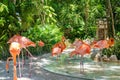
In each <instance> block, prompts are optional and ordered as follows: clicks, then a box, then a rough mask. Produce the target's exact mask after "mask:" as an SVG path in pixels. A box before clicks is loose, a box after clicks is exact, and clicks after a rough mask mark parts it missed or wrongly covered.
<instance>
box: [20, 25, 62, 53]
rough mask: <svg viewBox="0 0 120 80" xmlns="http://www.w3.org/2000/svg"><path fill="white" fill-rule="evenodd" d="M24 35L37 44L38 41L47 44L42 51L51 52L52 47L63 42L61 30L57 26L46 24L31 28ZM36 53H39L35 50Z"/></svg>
mask: <svg viewBox="0 0 120 80" xmlns="http://www.w3.org/2000/svg"><path fill="white" fill-rule="evenodd" d="M22 35H24V36H26V37H28V38H29V39H31V40H32V41H34V42H36V43H37V41H39V40H42V41H43V42H44V43H45V46H44V47H43V48H42V50H44V51H46V52H50V51H51V47H52V45H53V44H55V43H56V42H58V41H60V40H61V37H62V35H63V33H62V32H60V28H58V27H57V26H56V25H53V24H48V25H47V24H46V25H36V26H35V27H34V28H32V27H31V28H30V29H29V30H28V31H26V32H24V33H23V34H22ZM37 47H39V46H37ZM34 53H37V52H36V49H34Z"/></svg>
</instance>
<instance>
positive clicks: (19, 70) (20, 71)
mask: <svg viewBox="0 0 120 80" xmlns="http://www.w3.org/2000/svg"><path fill="white" fill-rule="evenodd" d="M18 64H19V74H20V77H21V66H20V57H19V55H18Z"/></svg>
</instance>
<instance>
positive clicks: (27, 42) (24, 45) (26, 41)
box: [7, 34, 36, 77]
mask: <svg viewBox="0 0 120 80" xmlns="http://www.w3.org/2000/svg"><path fill="white" fill-rule="evenodd" d="M12 42H18V43H19V44H20V45H21V49H22V48H24V49H25V50H26V51H27V52H28V54H29V55H30V57H33V56H32V54H31V53H30V52H29V50H28V49H27V47H29V46H33V47H35V46H36V44H35V43H34V42H32V41H31V40H30V39H28V38H26V37H24V36H20V35H19V34H16V35H14V36H13V37H11V38H10V39H9V41H8V42H7V43H12ZM18 59H19V57H18ZM31 63H32V59H31ZM31 63H30V75H29V76H31ZM22 68H23V65H22ZM19 72H20V77H21V70H20V60H19Z"/></svg>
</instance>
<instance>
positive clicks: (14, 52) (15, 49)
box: [6, 42, 21, 80]
mask: <svg viewBox="0 0 120 80" xmlns="http://www.w3.org/2000/svg"><path fill="white" fill-rule="evenodd" d="M20 50H21V46H20V44H19V43H17V42H12V43H11V44H10V48H9V51H10V54H11V56H12V57H8V59H7V64H6V70H7V71H8V68H9V60H10V59H13V80H17V70H16V57H17V56H19V54H20Z"/></svg>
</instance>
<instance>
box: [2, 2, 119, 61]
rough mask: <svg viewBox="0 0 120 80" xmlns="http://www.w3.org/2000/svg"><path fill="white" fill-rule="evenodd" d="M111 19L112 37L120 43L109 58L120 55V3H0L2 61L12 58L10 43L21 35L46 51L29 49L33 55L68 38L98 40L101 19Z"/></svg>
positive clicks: (110, 31) (109, 25)
mask: <svg viewBox="0 0 120 80" xmlns="http://www.w3.org/2000/svg"><path fill="white" fill-rule="evenodd" d="M103 18H107V21H108V33H109V35H108V36H109V37H114V38H115V40H116V43H115V46H114V48H112V49H110V50H105V52H104V53H105V54H106V53H107V52H110V51H111V52H110V54H117V55H118V56H119V55H120V27H119V26H120V0H0V59H6V58H7V57H8V56H9V51H8V50H9V44H7V41H8V40H9V39H10V38H11V37H12V36H13V35H14V34H20V35H22V36H26V37H27V38H29V39H31V40H32V41H34V42H36V43H37V41H39V40H42V41H43V42H45V46H44V47H43V48H41V47H39V46H37V47H36V48H32V47H29V50H30V52H31V53H33V55H40V54H43V53H46V52H50V51H51V47H52V45H53V44H55V43H56V42H58V41H60V39H61V36H63V35H64V36H65V37H66V38H67V39H70V41H71V42H72V41H73V40H74V39H75V38H80V39H86V38H96V29H97V24H96V20H97V19H103Z"/></svg>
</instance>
